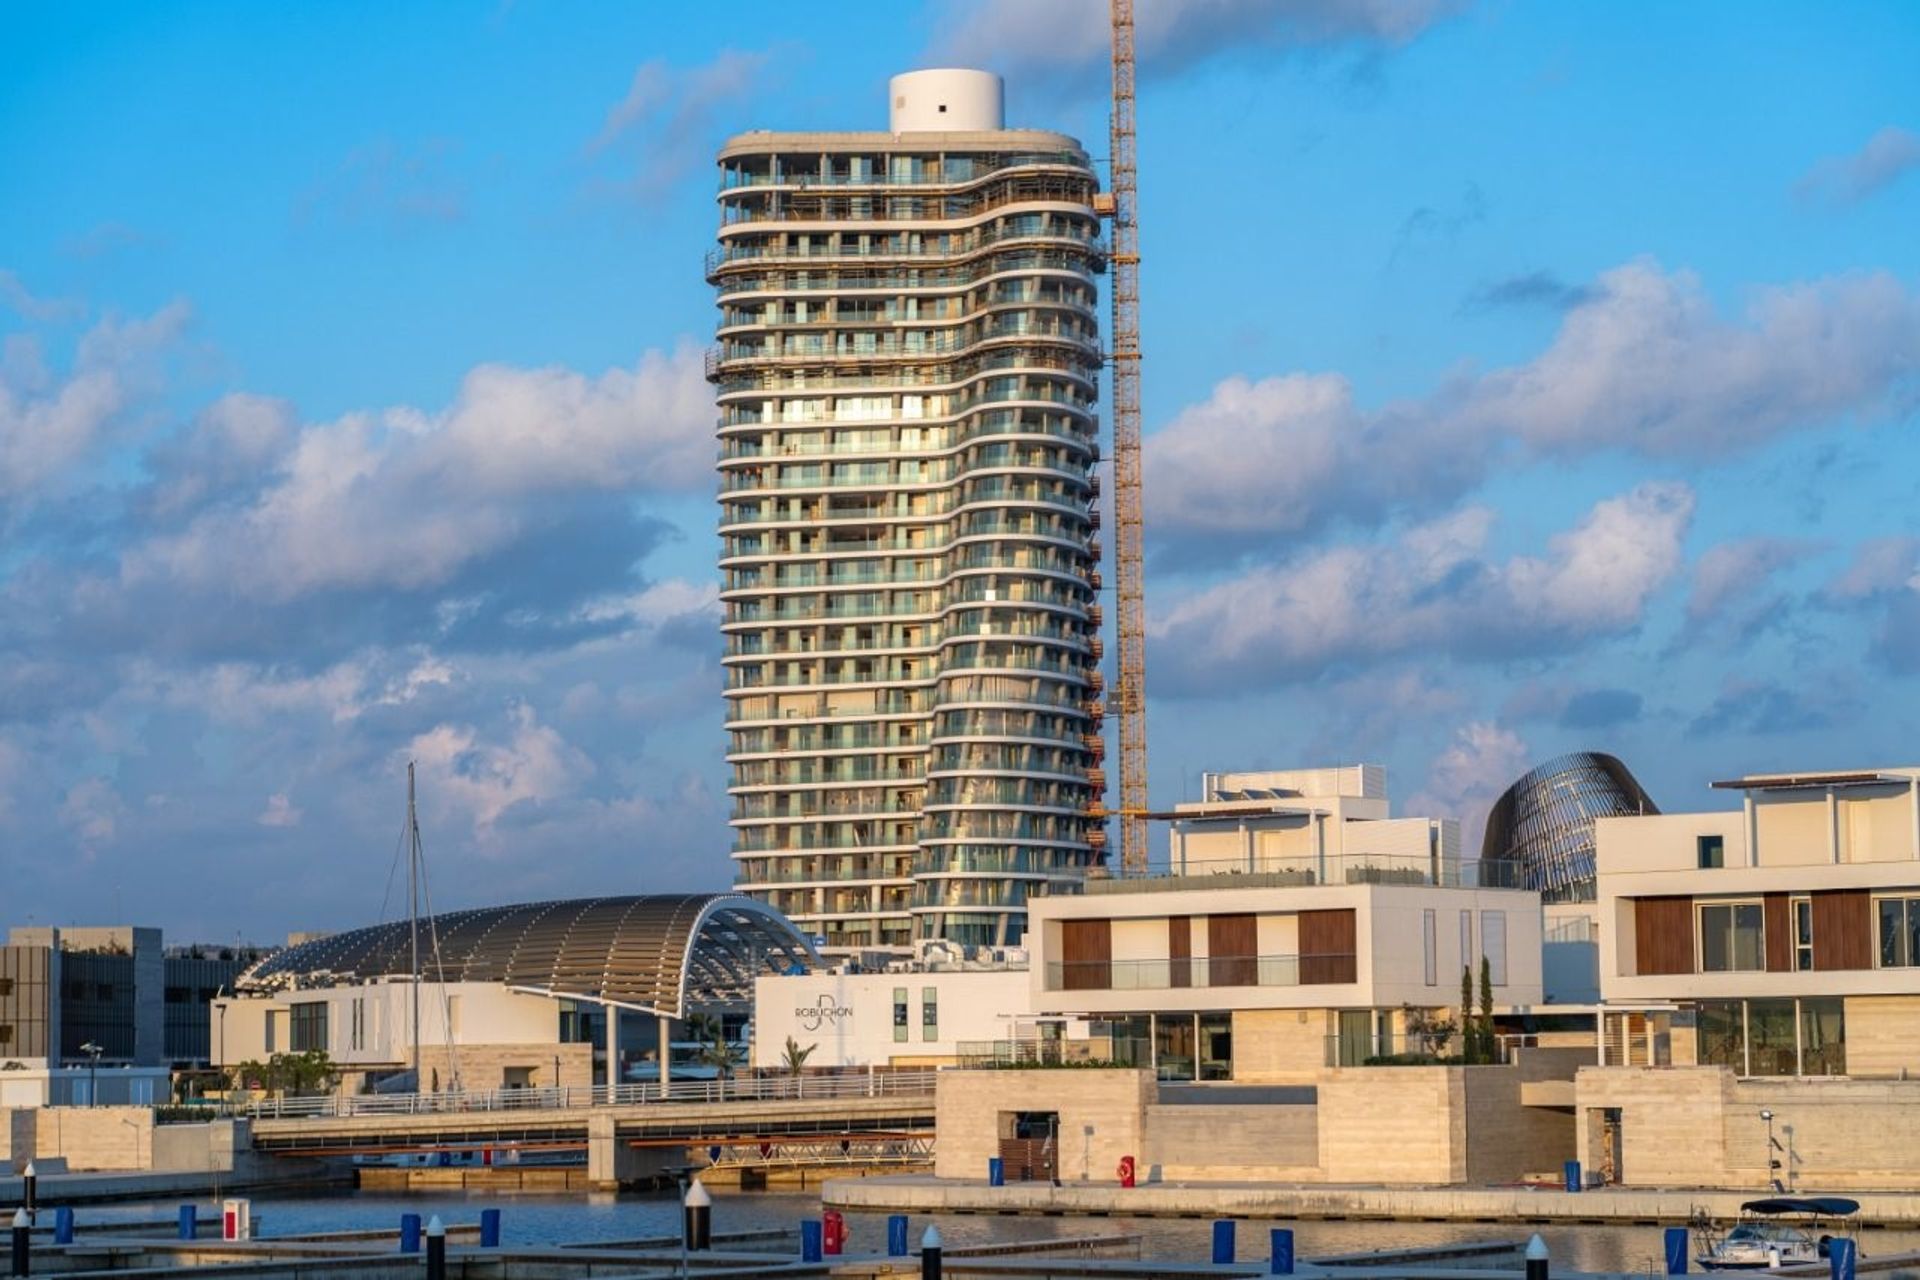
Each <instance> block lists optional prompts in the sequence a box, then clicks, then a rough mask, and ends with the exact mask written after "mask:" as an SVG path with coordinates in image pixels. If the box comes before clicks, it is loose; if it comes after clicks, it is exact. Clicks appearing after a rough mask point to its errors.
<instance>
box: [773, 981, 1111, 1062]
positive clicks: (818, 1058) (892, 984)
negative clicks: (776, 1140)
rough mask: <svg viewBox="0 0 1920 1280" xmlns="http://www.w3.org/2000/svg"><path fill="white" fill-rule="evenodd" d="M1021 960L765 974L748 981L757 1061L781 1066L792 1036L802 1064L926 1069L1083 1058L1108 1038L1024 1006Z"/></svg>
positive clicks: (1026, 994)
mask: <svg viewBox="0 0 1920 1280" xmlns="http://www.w3.org/2000/svg"><path fill="white" fill-rule="evenodd" d="M1029 1001H1030V983H1029V982H1028V978H1027V968H1026V965H1025V962H1024V957H1022V958H1021V960H1020V961H1019V962H1018V964H1017V965H1013V964H990V965H975V964H962V963H955V964H953V965H951V966H939V967H932V968H929V967H913V968H908V967H905V966H902V967H900V968H897V969H894V970H889V971H884V972H877V973H837V972H827V971H822V972H819V973H812V974H807V975H804V976H789V975H769V976H766V977H763V978H761V979H760V980H759V981H758V982H757V983H756V984H755V987H754V1015H753V1065H754V1066H756V1067H779V1066H781V1065H782V1064H783V1063H784V1061H785V1053H786V1044H787V1041H788V1039H789V1038H791V1039H792V1040H793V1042H794V1043H795V1044H796V1045H798V1046H800V1047H801V1048H803V1049H811V1050H812V1052H811V1054H810V1055H809V1056H808V1058H807V1066H808V1067H866V1066H878V1067H932V1066H948V1065H952V1064H956V1063H960V1062H965V1061H973V1060H978V1059H982V1058H990V1059H1001V1060H1006V1059H1022V1058H1024V1059H1026V1060H1029V1061H1042V1060H1045V1061H1073V1060H1076V1059H1077V1060H1082V1061H1084V1060H1088V1059H1091V1058H1093V1057H1095V1056H1096V1054H1100V1055H1104V1053H1105V1043H1104V1042H1100V1043H1098V1044H1096V1042H1095V1041H1094V1040H1093V1039H1092V1038H1091V1036H1090V1035H1089V1030H1088V1023H1087V1021H1086V1020H1085V1019H1083V1018H1067V1017H1060V1016H1054V1017H1046V1016H1042V1015H1038V1014H1035V1013H1033V1012H1031V1010H1030V1008H1029Z"/></svg>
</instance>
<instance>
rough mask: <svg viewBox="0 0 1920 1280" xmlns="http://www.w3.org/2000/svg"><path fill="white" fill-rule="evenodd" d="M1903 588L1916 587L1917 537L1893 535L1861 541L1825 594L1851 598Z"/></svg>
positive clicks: (1919, 568)
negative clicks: (1851, 558)
mask: <svg viewBox="0 0 1920 1280" xmlns="http://www.w3.org/2000/svg"><path fill="white" fill-rule="evenodd" d="M1905 589H1914V590H1920V538H1915V537H1907V536H1896V537H1891V538H1874V539H1872V540H1870V541H1868V542H1864V543H1862V544H1861V545H1860V547H1859V548H1858V549H1857V550H1856V551H1855V552H1854V554H1853V560H1852V561H1851V562H1850V563H1849V564H1848V565H1847V567H1846V568H1845V569H1844V570H1842V571H1841V572H1840V574H1839V575H1838V576H1836V577H1835V578H1834V579H1833V581H1831V582H1829V583H1828V584H1827V588H1826V594H1827V595H1828V596H1829V597H1830V598H1832V599H1835V600H1846V601H1852V600H1864V599H1867V598H1869V597H1872V596H1876V595H1881V594H1884V593H1885V592H1889V591H1900V590H1905Z"/></svg>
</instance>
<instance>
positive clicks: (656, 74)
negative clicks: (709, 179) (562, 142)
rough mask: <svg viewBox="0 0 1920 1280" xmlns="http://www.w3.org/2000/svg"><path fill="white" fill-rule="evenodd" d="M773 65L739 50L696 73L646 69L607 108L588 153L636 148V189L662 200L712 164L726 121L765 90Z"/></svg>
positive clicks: (764, 55) (660, 62)
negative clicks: (688, 176) (715, 143)
mask: <svg viewBox="0 0 1920 1280" xmlns="http://www.w3.org/2000/svg"><path fill="white" fill-rule="evenodd" d="M773 65H774V61H773V55H772V54H771V53H768V52H765V51H757V50H740V49H723V50H721V51H720V53H719V54H718V55H716V56H715V57H714V59H713V61H711V62H707V63H702V64H701V65H699V66H695V67H674V66H671V65H669V64H668V63H667V62H666V61H665V60H664V59H660V58H654V59H652V60H650V61H648V62H644V63H642V64H640V66H639V68H638V69H636V70H635V71H634V73H633V80H632V81H631V82H630V83H629V84H628V86H627V91H626V93H625V94H624V95H623V96H622V97H621V99H620V101H618V102H616V103H614V104H613V106H612V107H610V108H608V110H607V115H606V119H605V120H604V121H602V122H601V125H600V131H599V132H598V133H597V134H595V135H594V137H593V139H592V141H590V142H589V143H588V144H587V154H588V155H589V156H598V155H602V154H604V153H607V152H609V151H612V150H615V149H618V148H621V147H622V146H623V145H625V144H628V143H632V144H633V149H634V150H636V151H637V153H638V164H637V165H636V166H635V170H634V175H633V178H632V181H631V188H632V190H633V191H634V192H636V193H637V194H640V195H642V196H648V197H652V196H658V195H661V194H664V193H665V192H666V191H668V190H669V189H671V188H672V187H673V186H674V185H675V184H676V183H677V182H678V181H679V179H680V178H681V177H683V176H684V175H686V174H687V173H688V172H689V171H690V170H691V169H693V168H694V167H695V166H696V165H699V164H703V163H705V162H706V160H707V159H708V156H709V153H710V151H711V149H712V147H711V144H712V143H713V141H714V136H713V135H714V134H715V133H716V132H717V131H718V130H719V128H720V127H721V123H720V122H721V121H722V120H723V119H724V118H725V117H727V115H728V114H729V112H731V113H732V114H736V115H737V114H738V113H739V111H740V109H741V108H743V107H744V106H745V105H746V104H747V103H748V102H749V101H751V100H752V98H753V97H754V96H755V94H757V93H758V92H759V91H761V90H762V89H764V88H766V87H767V85H768V83H769V81H770V79H771V76H772V72H771V69H770V68H771V67H772V66H773Z"/></svg>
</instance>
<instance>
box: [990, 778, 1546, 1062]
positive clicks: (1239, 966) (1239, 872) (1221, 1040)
mask: <svg viewBox="0 0 1920 1280" xmlns="http://www.w3.org/2000/svg"><path fill="white" fill-rule="evenodd" d="M1163 816H1166V817H1168V818H1170V819H1171V821H1172V835H1171V840H1170V847H1169V856H1168V863H1167V872H1166V874H1164V875H1159V876H1153V877H1148V878H1145V879H1126V880H1105V879H1099V878H1094V879H1089V880H1088V881H1086V882H1085V884H1084V885H1083V886H1081V889H1082V891H1081V892H1078V893H1062V894H1049V895H1047V896H1046V897H1044V898H1037V899H1035V901H1034V903H1033V908H1032V910H1033V923H1032V928H1031V932H1030V934H1029V939H1028V941H1029V948H1030V953H1031V955H1032V961H1033V962H1032V969H1031V974H1030V981H1031V984H1032V988H1033V994H1032V997H1031V1005H1030V1007H1031V1008H1032V1009H1033V1010H1034V1011H1035V1012H1037V1013H1044V1014H1051V1015H1063V1014H1075V1015H1081V1016H1086V1017H1089V1018H1094V1019H1097V1021H1096V1022H1095V1024H1094V1028H1093V1030H1094V1035H1095V1036H1096V1038H1099V1037H1101V1036H1105V1037H1106V1038H1107V1039H1108V1041H1109V1042H1110V1045H1111V1053H1112V1056H1113V1058H1114V1059H1115V1060H1117V1061H1126V1062H1133V1063H1138V1064H1140V1065H1151V1066H1152V1067H1153V1068H1154V1069H1155V1071H1156V1073H1157V1074H1158V1075H1159V1076H1160V1078H1162V1079H1167V1080H1189V1079H1194V1080H1216V1081H1240V1082H1265V1083H1273V1082H1285V1081H1290V1080H1307V1079H1311V1078H1312V1077H1313V1076H1314V1075H1315V1074H1316V1073H1318V1072H1319V1071H1320V1070H1321V1069H1322V1068H1324V1067H1328V1066H1346V1065H1358V1064H1359V1063H1361V1062H1363V1061H1365V1060H1366V1059H1368V1058H1372V1057H1376V1056H1380V1055H1384V1054H1394V1053H1404V1052H1419V1051H1420V1050H1421V1047H1422V1046H1420V1045H1418V1044H1409V1043H1408V1039H1407V1033H1408V1026H1407V1015H1406V1010H1408V1009H1413V1010H1422V1011H1427V1010H1446V1009H1456V1008H1457V1006H1458V1003H1459V999H1460V980H1461V976H1462V972H1463V971H1468V972H1470V973H1471V975H1472V977H1473V980H1474V983H1475V987H1476V991H1477V987H1478V979H1479V972H1480V966H1481V961H1482V959H1483V958H1484V959H1485V961H1486V962H1487V970H1488V976H1489V978H1490V979H1491V989H1492V994H1493V997H1494V1002H1495V1005H1496V1007H1497V1010H1498V1011H1499V1012H1502V1013H1509V1012H1512V1011H1515V1010H1527V1009H1531V1008H1533V1007H1535V1006H1537V1005H1539V1004H1540V1003H1541V1002H1542V998H1543V992H1542V986H1541V954H1542V938H1541V919H1542V917H1541V908H1540V898H1539V895H1538V894H1535V893H1531V892H1526V891H1522V890H1514V889H1503V888H1484V887H1480V886H1479V885H1477V884H1475V883H1472V882H1473V880H1474V876H1473V875H1472V873H1471V870H1470V869H1469V868H1463V867H1462V866H1461V864H1460V860H1459V829H1458V826H1457V824H1456V823H1454V822H1453V821H1452V820H1448V819H1431V818H1419V817H1414V818H1395V817H1393V816H1392V815H1391V812H1390V810H1389V805H1388V800H1387V795H1386V780H1385V774H1384V772H1383V771H1382V770H1380V769H1379V768H1378V767H1377V766H1371V765H1356V766H1350V767H1344V768H1338V769H1300V770H1285V771H1275V772H1263V773H1221V774H1208V775H1206V788H1205V796H1204V798H1203V799H1202V800H1200V801H1197V802H1194V803H1190V804H1182V805H1180V806H1178V807H1176V808H1175V809H1174V810H1173V811H1172V812H1171V813H1170V814H1167V815H1163Z"/></svg>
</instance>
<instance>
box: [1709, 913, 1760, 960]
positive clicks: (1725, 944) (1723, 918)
mask: <svg viewBox="0 0 1920 1280" xmlns="http://www.w3.org/2000/svg"><path fill="white" fill-rule="evenodd" d="M1766 954H1767V949H1766V916H1765V913H1764V912H1763V911H1761V909H1760V904H1759V903H1757V902H1714V903H1708V904H1707V905H1705V906H1703V907H1701V908H1700V971H1701V972H1702V973H1755V972H1758V971H1760V970H1762V969H1765V968H1766V967H1767V962H1766Z"/></svg>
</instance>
